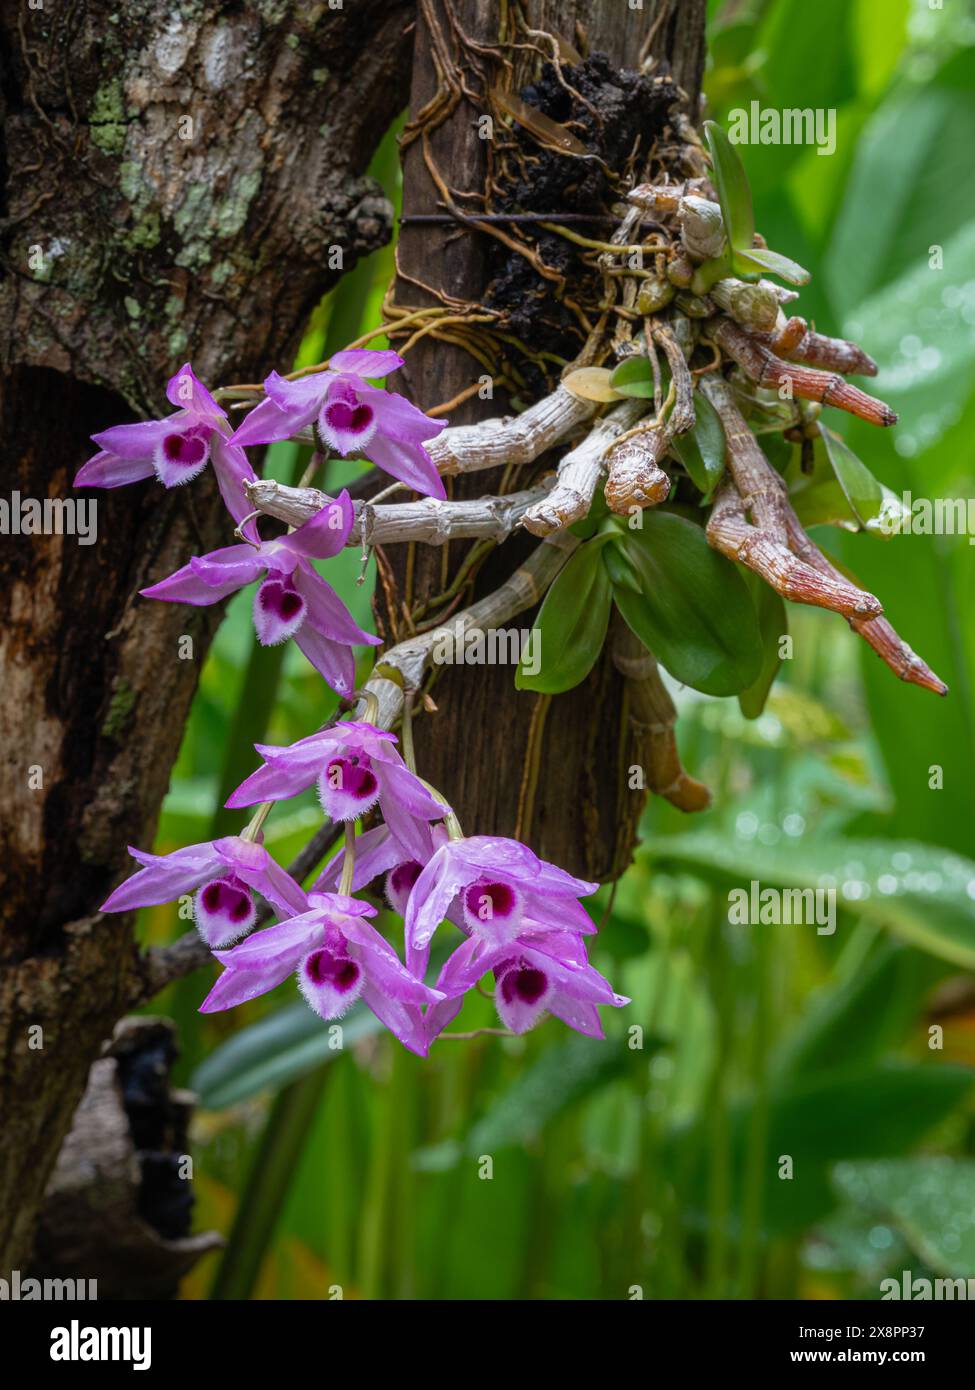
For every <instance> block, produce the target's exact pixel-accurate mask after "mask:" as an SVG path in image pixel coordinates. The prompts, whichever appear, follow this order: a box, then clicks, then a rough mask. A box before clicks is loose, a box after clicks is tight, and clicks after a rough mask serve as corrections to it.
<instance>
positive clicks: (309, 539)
mask: <svg viewBox="0 0 975 1390" xmlns="http://www.w3.org/2000/svg"><path fill="white" fill-rule="evenodd" d="M353 515H354V513H353V509H352V503H351V501H350V500H349V494H348V493H347V492H343V493H342V494H341V496H340V497H339V498H338V500H337V501H334V502H329V503H327V504H326V505H325V506H324V507H322V509H321V510H320V511H319V512H316V514H315V515H314V516H313V517H311V518H310V520H308V521H306V522H305V523H304V525H303V526H299V527H298V529H297V530H296V531H292V532H291V533H290V534H289V535H286V536H279V537H278V538H277V539H276V540H273V541H262V542H260V543H259V544H254V543H252V542H248V543H246V544H243V545H228V546H225V547H224V548H223V549H221V550H212V551H211V552H210V553H209V555H202V556H194V557H193V559H192V560H190V562H189V564H188V565H184V566H183V567H182V569H178V570H177V571H176V573H175V574H171V575H170V576H169V578H168V579H163V580H161V581H160V582H159V583H158V584H153V585H151V586H150V587H149V588H148V589H142V590H141V593H142V595H143V597H144V598H158V599H165V600H167V601H168V602H177V603H192V604H196V605H206V604H211V603H217V602H218V601H219V600H220V599H222V598H226V597H227V595H228V594H232V593H234V592H235V591H236V590H237V589H242V588H243V587H244V585H245V584H250V583H252V582H253V581H254V580H255V579H258V578H260V576H261V575H262V574H263V575H265V578H264V579H263V581H262V583H261V585H260V587H259V588H258V590H257V593H256V594H255V596H254V626H255V628H256V629H257V638H258V641H259V642H260V643H261V644H262V645H263V646H265V647H269V646H274V645H276V644H277V643H278V642H284V641H286V639H287V638H289V637H293V638H294V639H295V641H296V642H297V644H298V646H299V647H300V648H301V650H302V651H303V652H304V654H305V656H307V658H308V660H309V661H310V662H311V664H312V665H313V666H314V667H315V669H316V670H317V671H319V672H321V674H322V675H323V676H324V677H325V679H326V680H327V681H328V683H329V685H330V686H331V687H332V689H333V690H337V691H338V692H339V694H340V695H351V693H352V689H353V687H354V685H355V658H354V656H353V654H352V650H351V649H352V647H353V646H354V645H355V644H356V643H357V642H363V643H367V644H369V645H370V646H378V645H379V642H380V639H379V638H378V637H374V636H373V635H372V633H369V632H363V630H362V628H360V627H359V626H358V625H357V624H356V623H355V622H354V621H353V618H352V614H351V613H350V612H349V610H348V609H347V608H346V606H345V604H344V603H343V602H342V600H341V599H340V598H339V596H338V595H337V594H336V592H335V590H334V589H333V588H332V587H331V585H330V584H327V583H326V582H325V580H324V579H322V577H321V575H320V574H318V572H317V571H316V570H315V568H314V567H313V565H312V563H311V559H312V557H314V558H315V559H319V560H324V559H327V558H328V557H329V556H331V555H337V554H338V552H339V551H340V550H341V549H342V547H343V546H344V545H345V542H346V539H347V538H348V534H349V531H350V529H351V527H352V521H353Z"/></svg>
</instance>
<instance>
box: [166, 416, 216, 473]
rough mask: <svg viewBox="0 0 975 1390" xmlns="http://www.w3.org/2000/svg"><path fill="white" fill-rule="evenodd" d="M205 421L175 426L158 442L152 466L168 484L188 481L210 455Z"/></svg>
mask: <svg viewBox="0 0 975 1390" xmlns="http://www.w3.org/2000/svg"><path fill="white" fill-rule="evenodd" d="M211 433H212V431H211V429H210V428H209V426H206V425H190V426H188V427H187V428H186V429H182V430H181V429H172V430H170V431H169V433H168V434H165V435H163V437H162V440H161V441H160V443H159V444H157V445H156V451H155V454H154V456H153V467H154V468H155V470H156V476H157V477H158V479H159V481H160V482H161V483H162V484H163V485H164V486H165V487H175V486H176V485H177V484H179V483H188V482H189V481H190V479H191V478H195V477H196V475H197V474H198V473H199V472H200V471H201V470H202V469H203V468H205V467H206V464H207V460H208V459H209V457H210V435H211Z"/></svg>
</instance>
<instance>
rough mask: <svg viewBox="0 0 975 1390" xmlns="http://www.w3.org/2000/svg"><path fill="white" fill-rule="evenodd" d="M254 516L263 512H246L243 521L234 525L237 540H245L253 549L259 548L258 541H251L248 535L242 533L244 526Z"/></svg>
mask: <svg viewBox="0 0 975 1390" xmlns="http://www.w3.org/2000/svg"><path fill="white" fill-rule="evenodd" d="M256 516H263V512H261V511H259V510H258V511H254V512H248V513H247V515H246V516H245V517H244V519H243V521H239V522H238V523H237V525H236V526H235V527H234V535H235V536H236V537H237V539H238V540H241V541H246V543H247V544H248V545H252V546H253V547H254V549H255V550H260V548H261V543H260V541H252V540H251V538H250V536H245V535H244V527H245V526H246V525H247V523H248V522H249V521H253V520H254V518H255V517H256Z"/></svg>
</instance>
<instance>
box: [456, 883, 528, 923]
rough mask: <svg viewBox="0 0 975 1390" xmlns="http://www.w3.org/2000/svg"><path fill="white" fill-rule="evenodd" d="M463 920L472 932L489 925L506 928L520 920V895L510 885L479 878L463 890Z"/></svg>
mask: <svg viewBox="0 0 975 1390" xmlns="http://www.w3.org/2000/svg"><path fill="white" fill-rule="evenodd" d="M462 903H463V909H464V920H465V921H466V922H467V925H468V926H469V927H470V928H471V930H472V931H477V930H478V929H482V930H483V929H484V928H486V927H488V928H489V927H490V925H491V923H492V922H493V923H496V924H497V925H499V926H508V925H509V924H511V923H514V922H518V921H520V920H521V902H520V894H519V893H518V892H517V890H516V889H515V888H514V887H512V885H511V884H510V883H505V882H503V881H498V880H495V879H488V878H479V879H476V880H475V882H474V883H471V884H468V886H467V887H466V888H465V889H464V890H463V894H462Z"/></svg>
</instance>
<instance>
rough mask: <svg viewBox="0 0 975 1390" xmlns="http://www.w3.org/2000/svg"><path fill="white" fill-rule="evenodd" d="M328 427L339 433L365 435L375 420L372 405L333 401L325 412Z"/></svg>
mask: <svg viewBox="0 0 975 1390" xmlns="http://www.w3.org/2000/svg"><path fill="white" fill-rule="evenodd" d="M324 419H325V423H326V425H328V427H329V428H330V429H333V430H335V431H336V432H337V433H342V434H365V432H366V430H367V429H369V427H370V426H371V424H372V422H373V420H374V419H375V411H374V410H373V408H372V406H371V405H362V404H361V403H360V404H358V405H349V403H348V402H347V401H333V402H332V404H331V405H327V406H326V407H325V410H324Z"/></svg>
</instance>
